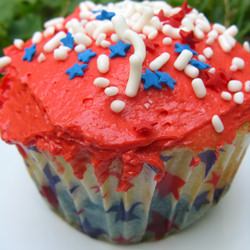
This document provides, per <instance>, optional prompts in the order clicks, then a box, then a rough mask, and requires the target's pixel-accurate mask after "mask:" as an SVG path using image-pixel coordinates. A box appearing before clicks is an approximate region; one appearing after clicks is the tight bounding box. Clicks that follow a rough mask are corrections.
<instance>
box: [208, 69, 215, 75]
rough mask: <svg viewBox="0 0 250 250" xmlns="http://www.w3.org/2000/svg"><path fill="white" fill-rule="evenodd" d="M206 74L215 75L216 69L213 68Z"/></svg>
mask: <svg viewBox="0 0 250 250" xmlns="http://www.w3.org/2000/svg"><path fill="white" fill-rule="evenodd" d="M208 72H209V73H211V74H215V72H216V69H215V68H210V69H209V70H208Z"/></svg>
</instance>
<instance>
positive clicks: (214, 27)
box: [213, 23, 226, 34]
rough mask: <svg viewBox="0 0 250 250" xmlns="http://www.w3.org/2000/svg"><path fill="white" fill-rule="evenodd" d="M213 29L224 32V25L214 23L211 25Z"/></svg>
mask: <svg viewBox="0 0 250 250" xmlns="http://www.w3.org/2000/svg"><path fill="white" fill-rule="evenodd" d="M213 29H214V30H216V31H217V32H218V33H220V34H222V33H224V32H225V30H226V27H225V26H223V25H222V24H219V23H215V24H214V25H213Z"/></svg>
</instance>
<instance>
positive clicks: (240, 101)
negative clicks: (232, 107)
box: [233, 92, 244, 104]
mask: <svg viewBox="0 0 250 250" xmlns="http://www.w3.org/2000/svg"><path fill="white" fill-rule="evenodd" d="M233 99H234V102H235V103H236V104H243V102H244V93H243V92H237V93H235V94H234V96H233Z"/></svg>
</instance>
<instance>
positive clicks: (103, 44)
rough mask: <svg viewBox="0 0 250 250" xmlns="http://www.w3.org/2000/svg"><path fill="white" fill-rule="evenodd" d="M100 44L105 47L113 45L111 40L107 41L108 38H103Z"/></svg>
mask: <svg viewBox="0 0 250 250" xmlns="http://www.w3.org/2000/svg"><path fill="white" fill-rule="evenodd" d="M100 45H101V47H103V48H108V47H109V46H110V45H111V43H110V42H109V41H107V40H103V41H101V44H100Z"/></svg>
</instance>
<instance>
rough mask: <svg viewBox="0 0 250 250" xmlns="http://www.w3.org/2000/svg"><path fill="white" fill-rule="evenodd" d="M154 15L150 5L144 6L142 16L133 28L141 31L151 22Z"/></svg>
mask: <svg viewBox="0 0 250 250" xmlns="http://www.w3.org/2000/svg"><path fill="white" fill-rule="evenodd" d="M153 16H154V12H153V10H152V9H151V8H150V7H144V8H143V11H142V16H141V17H140V19H139V20H138V21H137V22H136V23H135V25H133V30H135V31H136V32H140V31H141V30H142V28H143V27H144V26H145V25H146V24H148V23H149V22H150V20H151V19H152V17H153Z"/></svg>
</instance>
